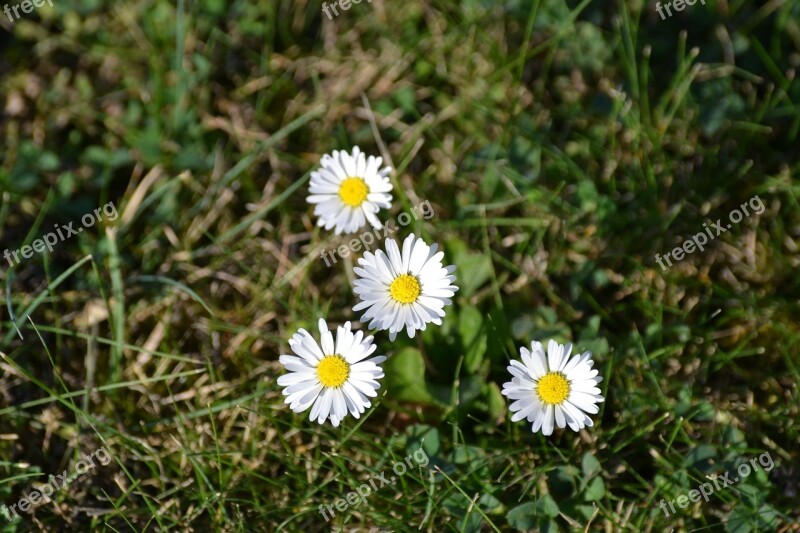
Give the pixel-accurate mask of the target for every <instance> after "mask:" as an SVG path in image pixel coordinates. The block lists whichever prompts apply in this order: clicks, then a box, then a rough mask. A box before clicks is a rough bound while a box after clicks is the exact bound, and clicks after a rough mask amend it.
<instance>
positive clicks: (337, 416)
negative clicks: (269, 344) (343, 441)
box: [278, 318, 386, 427]
mask: <svg viewBox="0 0 800 533" xmlns="http://www.w3.org/2000/svg"><path fill="white" fill-rule="evenodd" d="M319 332H320V337H321V341H322V346H321V347H320V345H319V344H317V341H316V340H314V337H312V336H311V334H310V333H309V332H307V331H306V330H304V329H300V330H299V331H298V332H297V333H295V334H294V335H293V336H292V338H291V339H289V346H291V348H292V351H293V352H294V353H296V354H297V355H298V356H299V357H296V356H294V355H281V357H280V362H281V363H282V364H283V366H285V367H286V370H288V371H289V373H288V374H284V375H283V376H281V377H279V378H278V385H280V386H281V387H285V388H284V389H283V394H284V395H285V396H286V400H285V403H288V404H289V407H290V408H291V409H292V411H294V412H295V413H302V412H303V411H305V410H306V409H308V408H309V407H311V406H312V404H313V407H312V408H311V415H310V416H309V419H310V420H311V421H312V422H313V421H314V420H318V421H319V423H320V424H322V423H323V422H325V420H327V419H328V418H330V420H331V424H333V427H338V426H339V422H341V421H342V419H343V418H344V417H345V416H347V412H348V411H350V414H351V415H353V416H354V417H355V418H358V417H359V416H361V413H363V412H364V411H365V410H366V409H367V408H368V407H369V406H370V405H371V404H370V401H369V399H368V397H370V398H374V397H375V396H377V395H378V393H377V392H376V391H377V390H378V389H379V388H380V384H379V383H378V380H379V379H381V378H382V377H383V370H381V367H380V366H378V365H379V364H380V363H382V362H384V361H385V360H386V357H384V356H382V355H380V356H377V357H372V358H370V359H366V357H367V356H368V355H370V354H371V353H372V352H374V351H375V348H376V346H375V344H373V343H372V337H371V336H370V337H366V338H364V334H363V332H361V331H358V332H356V333H353V332H352V331H350V322H345V324H344V326H339V327H338V328H337V330H336V343H335V344H334V342H333V335H332V334H331V332H330V331H328V325H327V324H326V323H325V320H323V319H321V318H320V319H319Z"/></svg>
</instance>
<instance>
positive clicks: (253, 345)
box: [0, 0, 800, 533]
mask: <svg viewBox="0 0 800 533" xmlns="http://www.w3.org/2000/svg"><path fill="white" fill-rule="evenodd" d="M54 5H55V7H53V8H50V7H43V8H41V9H38V8H37V9H36V10H35V12H34V13H32V14H30V15H24V16H23V17H22V18H21V19H20V20H19V21H17V22H15V23H14V24H12V23H10V22H9V21H8V20H7V19H6V18H4V19H3V22H0V24H2V25H3V30H0V48H1V49H2V58H0V72H2V84H0V103H1V104H2V106H3V108H2V109H3V113H4V114H3V115H2V119H0V128H2V135H3V140H4V142H3V143H2V146H0V253H2V250H4V249H9V250H16V249H19V248H22V246H24V245H31V244H32V242H33V241H34V240H36V239H38V238H40V237H42V236H43V235H45V234H46V233H48V232H50V231H52V230H51V228H52V227H53V225H54V224H59V225H67V224H69V223H70V222H74V223H75V225H76V226H79V225H80V220H81V217H82V216H83V215H84V214H87V213H92V212H93V211H94V209H96V208H98V207H102V206H104V205H106V204H107V203H108V202H113V204H114V205H115V206H116V210H117V212H118V217H116V218H115V219H114V220H104V221H103V222H101V223H100V224H97V225H95V226H94V227H92V228H87V229H86V230H84V231H83V232H81V233H80V234H79V235H76V236H73V237H72V238H70V239H69V240H66V241H64V242H60V243H58V244H57V245H56V247H55V249H54V251H53V252H52V253H44V254H38V253H37V254H35V255H34V256H33V257H31V258H30V259H25V260H24V261H22V262H21V263H20V264H19V265H16V266H14V267H13V268H7V267H8V263H7V262H6V261H5V259H2V261H3V268H0V281H2V285H3V290H2V291H0V293H1V294H2V295H3V305H2V307H1V308H0V309H2V315H1V316H0V321H2V322H0V505H2V504H5V505H7V506H10V505H12V504H14V503H16V502H18V501H19V500H20V498H22V497H24V496H25V495H27V494H28V493H30V491H32V490H33V489H35V488H36V487H38V486H39V484H40V483H44V482H45V481H46V478H47V477H48V476H50V475H51V474H52V475H57V474H58V473H61V472H63V471H64V470H65V469H72V468H73V467H74V465H75V463H76V462H77V461H78V460H80V459H81V458H82V457H84V456H87V455H90V454H91V453H93V452H94V451H95V450H97V449H98V448H100V447H101V446H104V447H105V448H106V449H107V450H108V451H109V453H110V454H111V456H112V457H113V460H112V462H111V463H110V464H108V465H105V466H102V465H99V466H97V467H96V468H94V469H92V470H91V471H89V472H88V473H86V474H85V475H83V476H81V477H79V478H78V479H77V480H75V481H74V482H72V483H71V484H69V485H68V486H67V487H66V488H64V489H63V490H60V491H58V492H57V493H55V494H54V495H53V497H52V498H53V502H50V503H47V504H44V505H41V506H39V507H37V508H36V509H35V510H33V511H31V512H29V513H21V514H20V517H19V518H16V519H15V520H13V521H6V520H4V519H3V518H2V515H0V528H2V530H4V531H6V530H7V531H26V530H48V531H56V530H62V531H87V530H101V531H153V530H158V531H160V530H171V529H177V530H182V531H203V530H206V531H208V530H214V531H216V530H224V531H243V532H244V531H322V530H329V529H330V527H331V526H336V527H338V528H343V529H345V530H347V531H350V530H353V529H354V528H359V527H360V528H387V529H386V530H389V529H391V530H394V531H404V532H405V531H415V530H420V531H429V532H437V533H438V532H440V531H467V532H469V531H517V530H519V531H529V530H541V531H567V530H595V531H600V530H605V531H637V532H638V531H669V530H672V529H674V530H676V531H706V530H715V531H716V530H725V531H731V532H745V531H794V530H795V529H793V528H796V527H797V524H798V522H800V513H798V506H797V498H798V496H797V495H798V491H800V486H799V485H798V482H797V472H798V468H800V465H798V459H799V458H800V457H799V456H798V442H800V435H799V434H798V433H799V431H798V425H797V421H798V420H799V419H800V402H798V396H797V386H796V383H797V381H798V378H800V370H798V368H800V359H798V356H797V350H796V346H797V345H798V344H797V343H798V342H800V329H798V326H797V317H798V316H800V309H799V307H800V305H798V301H800V286H799V283H798V280H799V279H800V278H798V276H797V269H798V266H799V265H800V254H799V253H798V250H800V209H799V207H800V206H798V197H799V196H800V181H798V179H797V175H798V172H800V159H798V157H797V147H798V142H800V140H799V139H798V130H800V83H798V81H797V79H796V74H795V71H796V70H797V68H798V66H800V23H798V20H800V3H799V2H797V1H796V0H787V1H785V2H767V3H762V2H759V3H753V2H746V1H743V0H737V1H734V2H729V3H722V2H719V3H715V2H710V1H709V2H706V5H701V4H700V3H699V2H698V3H696V4H695V5H694V6H688V7H687V8H686V9H685V10H684V11H682V12H680V13H676V14H675V15H674V16H672V17H671V18H670V19H668V20H665V21H662V20H661V19H660V18H659V16H658V15H657V14H656V12H655V5H654V4H652V5H645V4H643V3H642V2H638V1H637V2H633V1H631V2H611V3H608V2H598V1H594V2H589V1H588V0H587V1H583V2H576V1H569V2H566V3H565V2H562V1H559V0H546V1H539V0H510V1H508V2H489V1H484V0H470V1H465V2H463V3H460V4H459V3H453V2H446V1H444V0H430V1H428V2H406V3H389V2H385V1H383V0H373V2H372V3H367V2H362V3H361V4H358V5H353V6H352V8H351V9H350V10H349V11H343V12H341V14H340V16H338V17H336V18H335V19H334V20H333V21H332V22H330V21H328V20H327V17H325V16H324V15H323V14H322V11H321V6H320V4H318V3H309V2H306V1H304V0H300V1H295V2H290V1H287V0H275V1H272V2H260V3H259V2H255V3H254V2H244V1H240V0H233V1H232V2H230V3H227V4H226V3H224V2H222V1H220V0H198V1H197V2H184V1H182V0H181V1H179V2H177V3H170V2H166V1H163V0H151V1H149V2H140V1H136V0H131V1H128V2H117V3H112V4H108V5H109V6H110V7H104V6H103V5H102V4H101V3H100V2H98V1H95V0H84V1H81V2H74V3H71V4H68V3H66V2H54ZM3 17H4V16H3ZM355 144H358V145H359V146H361V147H362V148H363V149H364V150H365V151H366V152H367V153H371V154H381V155H383V156H384V158H385V159H387V160H389V161H391V164H392V166H393V167H394V168H395V172H394V173H393V174H392V179H393V183H394V191H393V194H394V207H393V209H392V210H391V212H390V213H388V214H387V213H383V214H382V218H383V219H384V220H386V219H389V218H394V219H396V217H397V216H398V215H399V214H400V213H402V212H403V211H407V210H409V209H410V207H411V206H414V205H416V204H418V203H419V202H421V201H424V200H428V201H429V202H430V204H431V205H432V206H433V208H434V211H435V215H434V216H433V217H432V218H430V219H429V220H425V219H420V220H417V221H415V222H413V223H412V224H410V225H409V226H408V227H406V228H401V229H400V230H399V231H398V233H397V234H396V235H397V236H398V237H401V238H402V237H405V236H406V235H407V234H408V233H409V232H412V231H413V232H415V233H417V234H418V235H422V236H423V237H424V238H425V239H426V240H428V241H429V242H431V241H433V242H438V243H439V244H440V246H442V247H443V249H444V250H445V254H446V255H445V261H446V263H447V264H455V265H456V266H457V271H456V275H457V276H458V281H457V285H459V287H460V290H459V292H458V293H457V295H456V298H455V300H454V303H453V305H452V306H450V307H448V308H447V311H448V314H447V317H446V319H445V322H444V324H443V325H442V326H441V327H431V328H428V330H427V331H426V332H425V333H424V334H422V335H418V336H417V337H416V338H414V339H408V338H407V337H405V336H404V335H403V336H400V337H399V338H398V340H397V341H396V342H394V343H391V342H389V339H388V335H387V334H386V333H385V332H380V333H376V341H377V343H378V353H383V354H387V355H389V356H390V360H389V361H387V363H386V364H385V365H384V367H385V370H386V374H387V375H386V378H385V379H384V380H383V383H382V384H383V386H382V388H381V391H380V395H379V399H378V401H376V402H373V407H372V408H371V409H369V410H368V412H367V414H366V416H364V417H362V418H361V419H360V420H355V419H353V418H347V419H346V420H345V421H344V422H343V424H342V426H340V427H339V428H338V429H334V428H332V427H331V426H330V425H329V424H328V425H325V426H319V425H317V424H312V423H310V422H309V421H308V413H303V414H299V415H298V414H294V413H292V412H291V411H290V410H289V408H288V406H286V405H284V404H283V402H282V396H281V390H280V388H279V387H278V385H277V383H276V380H277V377H278V376H280V375H281V374H282V373H283V372H284V370H283V367H282V365H280V364H279V363H278V356H279V354H282V353H287V351H288V350H289V347H288V339H289V337H290V336H291V335H292V334H293V333H294V332H295V331H297V329H298V328H301V327H304V328H307V329H309V330H312V331H313V330H314V329H315V325H316V321H317V319H318V318H319V317H325V318H327V320H328V322H329V324H335V323H341V322H344V321H346V320H351V321H357V319H358V318H359V316H360V315H359V314H356V313H354V312H353V311H352V307H353V305H354V304H355V303H356V300H355V295H354V294H353V293H352V281H353V274H352V267H353V265H354V263H355V258H354V257H353V256H350V257H348V258H343V259H340V260H339V261H338V262H337V263H336V264H335V265H332V266H331V267H326V266H325V263H324V262H323V261H322V259H321V258H320V251H321V250H323V249H332V248H334V247H337V246H339V245H341V244H343V243H345V242H347V241H348V240H349V239H350V238H345V237H336V236H334V235H333V234H332V232H328V231H324V230H322V229H320V228H317V227H315V222H316V220H315V218H314V216H313V210H312V209H311V208H310V207H309V205H308V204H307V203H306V201H305V196H306V195H307V190H308V179H309V173H310V171H311V170H313V169H314V168H315V167H316V165H317V164H318V162H319V158H320V157H321V156H322V154H324V153H326V152H330V151H331V150H333V149H349V148H350V147H352V146H353V145H355ZM755 195H758V197H759V198H760V199H761V200H762V201H763V205H764V211H763V212H762V213H761V214H757V215H752V216H750V217H747V218H745V219H744V220H742V222H740V223H739V224H735V225H733V227H732V228H731V229H730V230H729V231H727V232H725V233H723V234H722V235H720V236H719V237H718V238H716V239H714V240H713V241H711V242H710V243H709V245H708V246H707V248H706V249H705V250H704V251H702V252H700V251H696V252H694V253H693V254H690V255H688V256H687V257H686V258H685V259H683V260H682V261H680V262H678V263H677V264H675V265H674V266H673V267H672V268H669V269H667V270H666V271H663V270H662V269H661V268H660V267H659V266H658V264H657V263H656V260H655V255H656V254H661V255H662V256H663V255H664V254H665V253H667V252H669V251H670V250H672V249H673V248H675V247H676V246H679V245H680V244H681V243H682V242H683V241H684V240H685V239H687V238H689V237H691V236H692V235H694V234H696V233H698V232H700V231H702V230H703V224H704V223H708V222H709V221H712V222H713V221H716V220H717V219H718V218H722V219H723V220H724V219H727V217H728V213H729V212H730V211H731V210H732V209H734V208H737V207H739V206H740V205H741V204H742V203H743V202H746V201H748V200H749V199H751V198H752V197H754V196H755ZM361 327H362V328H366V325H362V326H361ZM17 329H18V330H19V333H18V332H17ZM550 338H554V339H556V340H558V341H560V342H567V341H569V342H573V343H574V344H575V345H576V349H579V350H591V351H592V352H593V353H594V358H595V361H596V367H597V368H599V369H600V371H601V375H603V376H604V380H603V382H602V383H601V388H602V390H603V394H604V395H605V396H606V401H605V402H604V403H603V404H601V410H600V413H599V414H597V415H595V416H594V417H593V419H594V422H595V427H593V428H587V429H586V430H584V431H581V432H580V433H573V432H571V431H569V430H566V431H557V432H556V433H555V434H554V435H552V436H551V437H544V436H542V435H541V434H536V435H533V434H531V432H530V424H528V423H522V422H520V423H512V422H510V416H509V412H508V410H507V405H508V402H507V401H506V398H505V397H503V396H502V395H500V388H501V386H502V384H503V383H504V382H505V381H507V380H508V373H507V371H506V366H507V365H508V362H509V360H510V359H511V358H517V357H518V353H519V352H518V350H519V347H520V346H522V345H529V344H530V341H531V340H534V339H536V340H540V341H545V342H546V340H547V339H550ZM420 449H422V450H424V451H425V454H426V456H427V457H428V458H429V463H428V464H427V467H425V468H420V467H419V466H417V465H416V464H413V466H412V467H411V468H409V471H408V472H407V473H405V474H403V475H400V476H397V479H396V481H395V482H394V483H390V484H389V485H387V486H384V487H381V488H380V489H379V490H377V491H374V492H373V493H372V494H370V495H369V497H368V498H367V501H366V503H359V504H358V505H350V506H349V508H348V509H347V510H346V511H344V512H340V511H337V512H336V517H335V519H334V520H333V521H332V522H330V523H326V522H325V520H324V519H323V518H322V516H321V515H320V513H319V507H320V505H335V502H336V501H337V499H339V498H346V496H347V494H348V493H350V492H351V491H356V490H357V489H358V487H360V486H361V485H364V484H367V483H369V480H370V479H374V478H375V476H378V475H381V474H382V473H383V472H386V473H387V474H388V473H391V469H392V467H393V465H395V464H396V462H397V461H403V459H404V458H405V457H408V456H409V454H413V453H414V452H415V451H416V452H418V451H419V450H420ZM767 452H768V453H769V456H770V458H771V459H772V460H774V468H772V469H771V470H770V472H768V473H766V472H764V471H763V468H762V469H761V471H759V472H757V473H754V474H751V475H749V476H747V477H746V478H745V479H742V480H741V481H740V482H739V483H736V484H735V485H734V486H732V487H728V488H726V489H724V490H717V491H715V492H714V494H713V495H712V496H711V497H710V499H709V502H708V503H706V502H704V501H703V500H700V501H699V502H691V503H689V505H688V506H687V507H686V508H684V509H677V512H676V513H674V514H673V515H671V516H669V517H666V516H665V514H664V512H663V511H662V510H661V509H660V508H659V506H658V505H659V502H660V501H661V500H662V499H666V500H667V501H670V500H675V499H676V498H678V497H679V496H681V495H687V494H688V493H689V491H691V490H692V489H696V488H698V487H699V486H700V485H702V484H703V483H706V482H708V478H707V477H706V476H707V475H710V474H714V473H716V474H720V473H723V472H724V471H726V470H728V471H730V472H733V471H734V468H735V467H736V465H737V461H740V460H744V461H749V460H750V459H751V458H754V457H758V456H761V455H762V454H765V453H767Z"/></svg>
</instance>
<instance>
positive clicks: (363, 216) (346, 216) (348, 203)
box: [306, 146, 392, 235]
mask: <svg viewBox="0 0 800 533" xmlns="http://www.w3.org/2000/svg"><path fill="white" fill-rule="evenodd" d="M382 162H383V159H382V158H380V157H374V156H369V157H364V153H363V152H362V151H361V150H360V149H359V148H358V146H356V147H354V148H353V153H352V154H348V153H347V152H345V151H344V150H341V151H340V150H334V151H333V155H328V154H325V155H323V156H322V160H321V161H320V165H321V168H320V169H319V170H315V171H314V172H312V173H311V186H310V187H309V192H310V193H311V194H310V195H309V196H308V197H307V198H306V201H308V203H310V204H316V207H315V208H314V214H315V215H316V216H318V217H319V220H317V226H324V227H325V229H326V230H329V229H331V228H333V227H334V226H335V227H336V230H335V232H336V235H339V234H340V233H342V232H345V233H354V232H356V231H358V229H359V228H360V227H362V226H363V225H364V224H365V223H366V222H369V223H370V224H372V226H373V227H374V228H380V227H381V222H380V220H378V217H377V216H375V213H377V212H378V211H379V210H380V208H381V207H383V208H386V209H389V208H390V207H391V206H392V203H391V202H392V195H391V194H389V192H390V191H391V190H392V184H391V183H390V181H389V173H390V172H391V171H392V167H388V166H387V167H383V168H380V167H381V163H382Z"/></svg>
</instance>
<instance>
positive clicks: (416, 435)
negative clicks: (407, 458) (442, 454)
mask: <svg viewBox="0 0 800 533" xmlns="http://www.w3.org/2000/svg"><path fill="white" fill-rule="evenodd" d="M406 433H407V434H408V442H407V443H406V448H407V449H408V451H409V452H414V451H416V450H419V449H420V448H422V449H423V450H424V451H425V454H426V455H427V456H428V457H433V456H434V455H436V454H438V453H439V448H440V447H441V441H440V439H439V430H438V429H436V428H434V427H431V426H426V425H424V424H417V425H413V426H409V427H408V429H406Z"/></svg>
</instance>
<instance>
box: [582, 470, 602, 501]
mask: <svg viewBox="0 0 800 533" xmlns="http://www.w3.org/2000/svg"><path fill="white" fill-rule="evenodd" d="M605 495H606V485H605V483H604V482H603V478H601V477H600V476H598V477H596V478H594V479H592V480H591V481H590V482H589V484H588V485H587V486H586V490H585V491H584V493H583V499H584V500H586V501H587V502H596V501H598V500H601V499H602V498H603V496H605Z"/></svg>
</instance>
